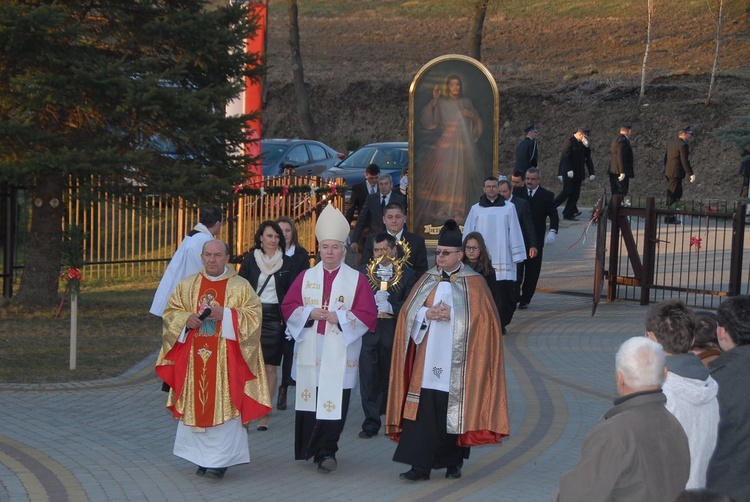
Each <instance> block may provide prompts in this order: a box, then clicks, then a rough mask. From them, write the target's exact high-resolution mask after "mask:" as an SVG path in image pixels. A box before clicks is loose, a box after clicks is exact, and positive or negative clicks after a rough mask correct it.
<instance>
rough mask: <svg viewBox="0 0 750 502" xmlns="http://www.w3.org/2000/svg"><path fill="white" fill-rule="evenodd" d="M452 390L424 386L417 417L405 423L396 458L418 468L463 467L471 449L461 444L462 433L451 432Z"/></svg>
mask: <svg viewBox="0 0 750 502" xmlns="http://www.w3.org/2000/svg"><path fill="white" fill-rule="evenodd" d="M447 418H448V393H447V392H441V391H439V390H432V389H422V391H421V392H420V394H419V408H418V409H417V419H416V420H406V419H404V422H403V424H402V430H401V438H400V440H399V442H398V446H397V447H396V452H395V453H394V454H393V460H395V461H396V462H402V463H404V464H410V465H411V466H412V467H413V468H415V469H416V470H418V471H421V472H424V473H429V472H430V469H443V468H445V467H452V466H454V465H457V466H462V465H463V463H464V459H465V458H469V448H468V447H463V446H458V445H457V444H456V441H457V440H458V435H456V434H448V432H447V430H446V422H447Z"/></svg>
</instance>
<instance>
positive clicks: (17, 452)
mask: <svg viewBox="0 0 750 502" xmlns="http://www.w3.org/2000/svg"><path fill="white" fill-rule="evenodd" d="M584 225H585V222H584V221H582V222H572V223H569V222H565V223H564V224H563V228H561V232H560V237H559V238H558V242H557V243H556V244H555V245H554V246H550V247H548V248H546V249H545V266H544V268H543V278H544V279H543V281H541V284H540V287H541V289H543V290H545V291H565V292H574V293H578V294H572V295H571V294H558V293H544V292H540V293H538V294H537V295H536V296H535V297H534V300H533V302H532V304H531V306H530V308H529V309H528V310H525V311H518V312H517V313H516V316H515V318H514V319H513V323H512V324H511V325H510V326H509V334H508V335H507V336H506V337H504V342H505V357H506V369H507V381H508V397H509V399H508V402H509V408H510V416H511V436H510V438H508V439H507V440H506V441H505V442H504V443H503V444H502V445H500V446H491V447H490V446H488V447H479V448H473V449H472V450H471V458H470V459H469V460H468V461H466V464H465V466H464V470H463V477H462V478H461V479H460V480H450V481H449V480H446V479H445V478H444V477H443V471H435V472H433V478H432V479H431V480H430V481H428V482H423V483H416V484H414V483H407V482H404V481H401V480H399V479H398V474H399V473H400V472H403V471H404V470H407V467H406V466H404V465H402V464H397V463H394V462H393V461H392V460H391V457H392V455H393V451H394V448H395V445H394V443H392V442H391V441H390V440H388V439H386V438H384V437H383V436H382V435H380V436H377V437H376V438H373V439H369V440H364V439H359V438H358V437H357V433H358V432H359V430H360V429H359V426H360V424H361V421H362V418H363V414H362V410H361V406H360V403H359V394H358V392H355V393H353V394H352V403H351V407H350V412H349V418H348V421H347V425H346V427H345V429H344V433H343V435H342V438H341V441H340V445H339V446H340V450H339V453H338V455H337V457H338V460H339V469H338V470H337V471H336V472H334V473H332V474H329V475H322V474H318V473H317V471H316V468H315V465H314V464H312V462H302V461H295V460H293V427H294V412H293V411H292V410H291V408H292V407H291V406H290V409H289V410H287V411H282V412H279V411H274V413H273V414H272V416H271V422H270V430H269V431H267V432H257V431H256V430H255V429H254V428H253V427H251V432H250V452H251V462H250V464H248V465H243V466H236V467H232V468H230V469H229V471H228V472H227V475H226V477H225V478H224V479H223V480H221V481H216V480H210V479H205V478H199V477H197V476H195V474H194V473H195V467H194V466H192V465H191V464H189V463H188V462H186V461H184V460H182V459H179V458H177V457H175V456H173V455H172V443H173V440H174V432H175V422H174V420H173V419H171V418H170V417H169V414H168V412H167V411H166V409H165V408H164V404H165V398H166V395H165V394H164V393H163V392H161V390H160V384H159V382H158V381H157V379H156V377H155V376H154V373H153V363H154V361H155V355H154V356H152V357H150V358H148V359H147V360H145V361H143V362H142V363H140V364H139V365H137V366H136V367H134V368H132V369H131V370H130V371H128V372H127V373H126V374H124V375H122V376H121V377H119V378H115V379H110V380H104V381H98V382H84V383H75V384H56V385H36V386H33V385H13V384H0V409H1V410H2V428H0V501H10V502H21V501H33V502H36V501H45V500H50V501H76V502H78V501H97V502H98V501H162V500H170V501H174V500H186V501H203V500H213V501H235V500H236V501H240V500H241V501H252V500H267V499H272V500H290V501H293V500H305V501H316V500H321V501H323V500H326V501H328V500H331V501H339V500H340V501H351V500H363V501H370V500H378V501H381V500H409V501H412V500H425V501H431V500H477V501H479V500H504V501H505V500H507V501H543V500H549V499H550V497H551V495H552V493H553V492H554V491H555V489H556V486H557V481H558V479H559V477H560V475H561V474H562V473H563V472H565V471H566V470H567V469H569V468H571V467H572V466H573V465H574V464H575V462H576V460H577V458H578V454H579V451H580V446H581V442H582V440H583V438H584V436H585V435H586V433H587V432H588V431H589V430H590V429H591V427H592V426H593V425H594V424H595V423H596V422H597V420H598V419H599V417H600V416H601V415H602V413H603V412H604V411H605V410H606V409H607V408H609V407H610V405H611V400H612V399H613V397H614V394H615V384H614V353H615V352H616V350H617V347H618V346H619V345H620V343H622V341H623V340H625V339H626V338H629V337H631V336H635V335H640V334H642V333H643V317H644V314H645V307H640V306H638V305H636V304H634V303H626V302H619V303H614V304H608V303H606V302H604V303H602V304H600V305H599V308H598V309H597V312H596V316H594V317H592V316H591V304H592V303H591V298H590V296H589V297H585V296H583V293H585V292H587V291H588V292H589V294H590V291H591V284H592V281H593V278H592V277H593V271H592V264H593V241H594V238H595V235H594V231H595V229H593V228H592V229H591V230H590V231H589V236H588V239H587V242H586V243H585V244H579V245H577V246H575V247H574V248H572V249H570V250H568V249H567V248H568V246H569V245H570V244H572V243H573V242H575V241H576V239H578V237H579V236H580V235H581V232H582V231H583V228H584Z"/></svg>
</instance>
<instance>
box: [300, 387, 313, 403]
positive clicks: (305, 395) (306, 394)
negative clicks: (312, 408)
mask: <svg viewBox="0 0 750 502" xmlns="http://www.w3.org/2000/svg"><path fill="white" fill-rule="evenodd" d="M300 397H301V398H302V399H304V400H305V402H307V401H308V400H309V399H310V398H311V397H312V394H310V391H309V390H307V389H305V390H303V391H302V394H300Z"/></svg>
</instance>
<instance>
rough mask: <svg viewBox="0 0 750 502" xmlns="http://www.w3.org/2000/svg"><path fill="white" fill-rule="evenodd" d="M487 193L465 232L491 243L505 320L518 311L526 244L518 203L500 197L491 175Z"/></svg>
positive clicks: (474, 208) (473, 210)
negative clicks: (520, 266) (518, 279)
mask: <svg viewBox="0 0 750 502" xmlns="http://www.w3.org/2000/svg"><path fill="white" fill-rule="evenodd" d="M483 188H484V195H482V197H480V198H479V202H478V203H477V204H474V205H473V206H472V207H471V210H470V211H469V215H468V216H467V217H466V223H465V224H464V235H465V236H466V235H468V234H469V233H471V232H479V233H480V234H482V237H484V241H485V243H486V244H487V252H488V253H489V255H490V261H491V262H492V268H494V269H495V277H496V278H497V281H498V287H497V293H496V297H495V302H496V305H497V310H498V311H499V312H500V321H501V322H502V323H503V325H502V326H503V332H504V333H505V332H507V327H506V325H507V324H509V323H510V321H511V319H512V318H513V312H515V310H516V296H515V282H516V264H517V263H521V262H522V261H523V260H524V259H525V258H526V244H525V243H524V238H523V232H522V231H521V225H520V223H519V221H518V215H517V213H516V207H515V205H513V204H511V203H507V204H506V202H505V199H503V198H502V197H501V196H500V185H499V182H498V180H497V178H495V177H493V176H490V177H489V178H487V179H486V180H484V187H483Z"/></svg>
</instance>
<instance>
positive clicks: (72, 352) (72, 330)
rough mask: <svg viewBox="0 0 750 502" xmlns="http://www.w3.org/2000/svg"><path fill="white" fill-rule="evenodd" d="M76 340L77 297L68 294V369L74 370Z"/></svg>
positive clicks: (73, 294) (74, 294)
mask: <svg viewBox="0 0 750 502" xmlns="http://www.w3.org/2000/svg"><path fill="white" fill-rule="evenodd" d="M77 338H78V295H77V294H76V293H75V292H73V293H71V294H70V369H72V370H74V369H76V345H77Z"/></svg>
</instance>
